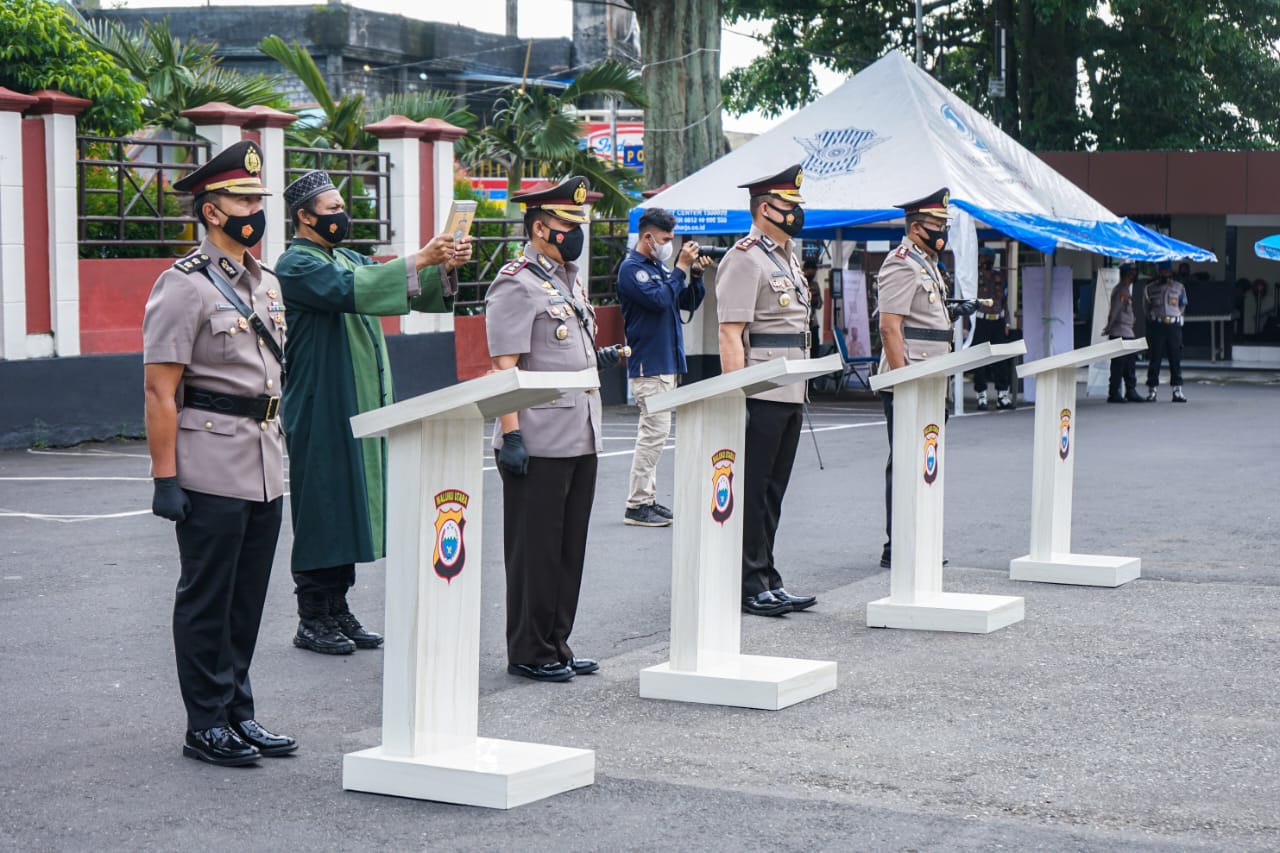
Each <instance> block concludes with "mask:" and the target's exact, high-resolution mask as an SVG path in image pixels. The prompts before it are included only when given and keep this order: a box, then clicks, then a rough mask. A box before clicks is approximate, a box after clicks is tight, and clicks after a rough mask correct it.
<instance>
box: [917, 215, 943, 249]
mask: <svg viewBox="0 0 1280 853" xmlns="http://www.w3.org/2000/svg"><path fill="white" fill-rule="evenodd" d="M920 227H921V228H922V229H924V234H925V245H926V246H928V247H929V248H930V249H933V251H935V252H941V251H942V250H943V249H945V248H947V229H945V228H930V227H929V226H928V225H925V224H924V223H923V222H922V223H920Z"/></svg>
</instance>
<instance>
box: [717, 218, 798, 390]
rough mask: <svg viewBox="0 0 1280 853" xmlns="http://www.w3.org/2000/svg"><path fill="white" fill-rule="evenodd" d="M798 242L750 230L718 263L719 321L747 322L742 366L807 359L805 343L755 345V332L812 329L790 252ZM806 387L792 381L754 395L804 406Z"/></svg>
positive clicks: (782, 332) (783, 333) (796, 269)
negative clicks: (771, 237)
mask: <svg viewBox="0 0 1280 853" xmlns="http://www.w3.org/2000/svg"><path fill="white" fill-rule="evenodd" d="M793 246H794V241H792V240H788V241H787V242H786V243H782V244H779V243H778V242H776V241H774V240H772V239H770V238H769V237H767V236H765V234H764V233H763V232H761V231H760V229H759V228H756V227H754V226H753V227H752V228H751V231H750V232H749V233H748V234H747V236H746V237H744V238H742V239H741V240H739V241H738V243H737V244H736V245H735V246H734V247H733V249H732V250H730V251H729V252H728V253H727V254H726V255H725V256H724V260H722V261H721V262H720V266H719V269H718V270H717V271H716V318H717V319H718V320H719V321H720V322H721V323H745V324H746V325H745V327H744V328H743V332H742V350H743V355H744V357H745V361H744V366H746V367H750V366H751V365H753V364H759V363H760V362H762V361H771V360H773V359H775V358H791V359H800V358H808V357H809V351H808V349H806V348H805V347H804V346H803V345H802V344H797V345H796V346H772V345H759V344H756V345H753V344H752V343H751V336H752V335H753V334H782V335H788V334H791V335H804V334H805V333H806V332H808V331H809V286H808V283H807V282H806V281H805V278H804V271H803V269H801V267H800V262H799V261H797V260H796V257H795V255H794V254H793V252H792V249H793ZM806 386H807V383H805V382H793V383H791V384H790V385H784V386H782V387H780V388H775V389H773V390H771V391H762V392H760V393H759V394H752V395H751V398H752V399H754V400H773V401H775V402H779V403H803V402H804V401H805V390H806Z"/></svg>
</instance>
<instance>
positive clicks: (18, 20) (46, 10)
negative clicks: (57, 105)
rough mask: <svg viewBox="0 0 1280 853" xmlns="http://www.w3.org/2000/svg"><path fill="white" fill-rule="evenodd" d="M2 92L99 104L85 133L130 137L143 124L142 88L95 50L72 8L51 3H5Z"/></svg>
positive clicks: (0, 34) (0, 36)
mask: <svg viewBox="0 0 1280 853" xmlns="http://www.w3.org/2000/svg"><path fill="white" fill-rule="evenodd" d="M0 86H4V87H7V88H9V89H13V90H14V91H17V92H34V91H37V90H40V89H55V90H57V91H60V92H65V93H66V94H68V95H75V96H76V97H79V98H88V99H89V100H91V101H93V104H92V106H90V107H89V108H88V109H86V110H85V111H84V112H83V113H82V114H81V115H80V116H79V119H78V124H79V127H80V129H81V130H84V131H89V132H93V133H102V134H105V135H109V136H124V135H126V134H128V133H130V132H132V131H134V130H137V129H138V128H139V127H141V126H142V124H143V119H142V100H143V98H144V97H146V90H145V89H144V88H143V86H142V84H141V83H139V82H137V81H136V80H134V79H133V78H132V77H131V76H130V75H129V72H128V71H127V70H126V69H125V68H123V67H122V66H121V65H120V64H119V63H118V62H116V60H115V59H114V58H113V57H112V56H111V55H110V54H108V53H106V52H105V51H102V50H99V49H98V48H96V47H94V45H93V44H92V43H91V42H90V41H89V39H87V38H86V37H85V35H84V32H83V30H82V25H81V23H80V22H78V21H77V20H76V19H75V18H74V17H73V16H72V13H71V12H70V11H69V10H68V9H67V8H66V7H64V6H61V5H58V4H54V3H51V2H49V0H4V2H3V3H0Z"/></svg>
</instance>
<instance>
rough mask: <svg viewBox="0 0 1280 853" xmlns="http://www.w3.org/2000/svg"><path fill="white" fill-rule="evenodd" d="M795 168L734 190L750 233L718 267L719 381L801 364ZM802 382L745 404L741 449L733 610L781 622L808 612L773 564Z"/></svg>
mask: <svg viewBox="0 0 1280 853" xmlns="http://www.w3.org/2000/svg"><path fill="white" fill-rule="evenodd" d="M803 181H804V175H803V173H802V172H801V170H800V167H799V166H792V167H790V168H788V169H784V170H783V171H781V172H779V173H778V174H776V175H770V176H768V177H765V178H760V179H759V180H755V181H749V182H747V183H745V184H739V186H740V187H742V188H744V189H746V190H747V192H748V193H749V194H750V196H751V202H750V206H751V231H750V232H749V233H748V234H747V236H746V237H744V238H742V239H741V240H739V241H738V243H737V244H736V245H735V246H734V248H733V250H732V251H730V252H729V253H728V254H726V255H725V257H724V260H723V261H721V262H720V272H719V273H718V274H717V275H716V303H717V304H716V314H717V317H718V318H719V321H720V335H719V336H720V369H721V371H723V372H724V373H729V372H730V371H733V370H740V369H742V368H744V367H747V366H748V365H752V364H756V363H759V362H762V361H772V360H773V359H775V358H792V359H802V358H807V357H808V356H809V317H810V307H809V287H808V282H807V281H806V280H805V277H804V271H803V270H802V269H801V266H800V262H799V261H798V260H797V259H796V255H795V249H796V245H795V240H794V239H793V238H795V237H796V236H797V235H798V234H799V233H800V231H801V230H802V229H803V228H804V209H803V208H801V207H800V205H801V204H802V203H803V202H804V199H803V198H802V197H801V196H800V185H801V184H802V183H803ZM804 395H805V383H803V382H797V383H793V384H791V385H786V386H783V387H781V388H776V389H774V390H772V391H764V392H761V393H759V394H754V395H752V396H751V397H748V398H747V432H746V442H745V444H744V446H743V451H744V453H743V456H744V459H743V480H744V481H745V482H744V486H743V490H742V493H743V515H742V609H743V612H745V613H754V614H756V615H758V616H781V615H783V614H784V613H789V612H791V611H793V610H804V609H805V608H807V607H811V606H812V605H813V604H814V602H816V601H817V599H816V598H815V597H814V596H812V595H792V594H791V593H789V592H787V590H786V589H785V588H784V587H783V585H782V575H780V574H779V573H778V569H777V567H776V566H775V565H774V561H773V543H774V537H775V535H776V534H777V532H778V521H779V519H780V518H781V516H782V499H783V496H785V495H786V492H787V483H788V481H789V480H790V479H791V466H792V464H793V463H794V462H795V458H796V445H797V444H798V443H799V440H800V421H801V417H802V408H803V405H804V399H805V397H804Z"/></svg>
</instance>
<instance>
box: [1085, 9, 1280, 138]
mask: <svg viewBox="0 0 1280 853" xmlns="http://www.w3.org/2000/svg"><path fill="white" fill-rule="evenodd" d="M1109 6H1110V14H1111V17H1112V20H1111V21H1110V22H1106V21H1103V20H1102V19H1100V18H1098V17H1093V18H1091V19H1090V20H1089V22H1088V23H1089V26H1088V43H1089V44H1090V45H1091V47H1092V48H1093V49H1092V50H1089V51H1087V52H1086V53H1085V55H1084V57H1083V61H1084V65H1085V68H1086V72H1087V75H1088V90H1087V91H1088V93H1089V94H1090V95H1091V96H1092V110H1091V113H1092V116H1091V122H1090V126H1089V137H1090V138H1091V140H1092V141H1095V142H1096V144H1097V147H1098V148H1101V149H1107V148H1167V149H1196V148H1234V149H1256V148H1275V147H1277V146H1280V127H1277V124H1276V120H1277V111H1276V106H1275V104H1276V92H1277V91H1280V49H1278V47H1277V45H1280V2H1277V0H1208V2H1198V3H1195V4H1192V3H1190V2H1175V0H1159V2H1151V0H1144V2H1138V0H1111V2H1110V4H1109ZM1135 34H1140V37H1139V39H1136V40H1135V39H1134V35H1135Z"/></svg>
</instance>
